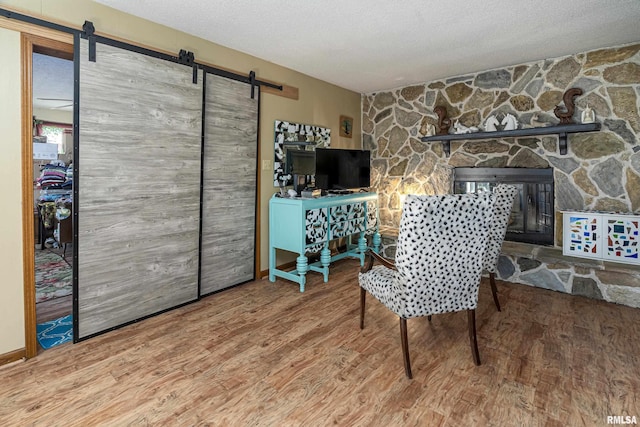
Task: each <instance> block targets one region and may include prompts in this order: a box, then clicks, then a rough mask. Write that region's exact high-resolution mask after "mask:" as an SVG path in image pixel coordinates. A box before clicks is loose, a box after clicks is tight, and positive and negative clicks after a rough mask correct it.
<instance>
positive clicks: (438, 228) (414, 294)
mask: <svg viewBox="0 0 640 427" xmlns="http://www.w3.org/2000/svg"><path fill="white" fill-rule="evenodd" d="M494 205H495V196H494V195H493V194H492V193H485V194H479V195H476V194H447V195H440V196H415V195H409V196H407V197H406V199H405V203H404V206H403V211H402V218H401V220H400V233H399V237H398V246H397V252H396V260H395V261H396V268H397V271H396V270H392V269H389V268H386V267H384V266H375V267H373V268H372V269H371V270H369V271H368V272H366V273H360V274H359V282H360V286H361V287H362V288H364V289H365V290H366V291H368V292H369V293H370V294H371V295H373V296H374V297H375V298H376V299H378V300H379V301H380V302H381V303H383V304H384V305H385V306H386V307H387V308H389V309H390V310H391V311H393V312H394V313H396V314H397V315H398V316H400V317H402V318H405V319H408V318H412V317H419V316H428V315H432V314H439V313H446V312H453V311H462V310H471V309H475V308H476V307H477V305H478V286H479V284H480V275H481V273H482V267H483V261H484V258H485V252H486V250H487V244H488V239H489V229H490V226H491V224H492V221H493V212H494Z"/></svg>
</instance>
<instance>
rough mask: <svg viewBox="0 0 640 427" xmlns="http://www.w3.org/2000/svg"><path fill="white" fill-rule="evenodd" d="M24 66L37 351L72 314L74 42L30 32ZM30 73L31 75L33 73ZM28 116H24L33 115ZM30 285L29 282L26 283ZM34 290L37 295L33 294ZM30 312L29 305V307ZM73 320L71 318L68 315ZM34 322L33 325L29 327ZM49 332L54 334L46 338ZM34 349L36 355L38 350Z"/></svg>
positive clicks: (55, 336) (33, 330)
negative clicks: (27, 112)
mask: <svg viewBox="0 0 640 427" xmlns="http://www.w3.org/2000/svg"><path fill="white" fill-rule="evenodd" d="M25 38H26V39H27V43H24V44H23V58H24V59H23V67H24V70H25V71H26V72H25V81H26V84H27V85H29V90H26V91H25V92H24V95H25V96H24V99H23V103H25V104H27V103H28V104H29V105H28V106H27V108H25V110H26V111H30V112H31V114H30V116H31V136H32V140H31V141H28V142H27V138H25V143H32V144H33V150H32V159H23V162H24V163H25V165H24V166H27V163H29V165H28V166H30V168H29V167H25V171H26V170H28V169H31V170H30V173H28V175H29V176H30V177H32V183H31V184H32V185H31V186H30V188H29V189H27V190H30V194H31V197H30V198H29V200H30V201H32V204H31V206H32V210H33V215H32V216H30V217H31V218H33V240H32V242H33V248H34V252H33V257H32V258H31V259H29V258H25V262H28V263H30V264H31V265H32V266H33V272H34V274H33V275H31V278H32V280H30V281H29V282H30V286H31V287H32V290H31V292H25V298H26V299H27V301H26V303H27V304H33V306H34V310H33V311H32V312H33V313H34V314H35V316H34V317H35V319H34V320H33V322H31V321H30V319H29V316H27V319H26V320H27V322H26V323H27V328H26V329H27V340H28V341H29V339H30V336H29V335H31V334H33V335H34V336H36V337H37V339H35V340H34V341H35V343H34V344H35V345H34V347H35V354H37V353H38V352H40V351H42V350H43V349H46V348H50V347H51V346H54V345H56V343H59V342H66V341H71V338H72V337H71V335H70V334H71V332H69V337H68V339H63V338H62V337H61V336H60V330H59V329H58V328H53V327H51V325H52V324H55V323H56V322H57V323H58V324H60V323H61V320H62V319H64V318H66V317H69V316H70V315H71V313H72V307H73V286H72V284H73V262H72V260H73V256H72V254H73V246H74V233H73V215H72V213H73V173H72V171H73V167H72V162H73V134H72V132H73V104H74V65H73V46H72V45H68V44H64V43H60V42H58V41H53V40H49V39H44V38H40V37H36V36H25ZM29 74H30V75H29ZM28 119H29V116H26V118H25V120H28ZM25 286H28V284H26V285H25ZM30 295H33V297H32V298H30V297H29V296H30ZM27 312H29V310H27ZM68 321H69V322H70V319H69V320H68ZM30 326H31V327H30ZM47 337H49V339H47ZM35 354H34V355H35Z"/></svg>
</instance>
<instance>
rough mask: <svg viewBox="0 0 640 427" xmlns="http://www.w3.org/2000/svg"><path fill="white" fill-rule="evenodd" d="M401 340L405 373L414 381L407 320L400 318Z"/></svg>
mask: <svg viewBox="0 0 640 427" xmlns="http://www.w3.org/2000/svg"><path fill="white" fill-rule="evenodd" d="M400 340H401V341H402V356H403V357H404V373H405V374H407V378H409V379H412V378H413V375H411V361H410V360H409V340H408V339H407V319H405V318H402V317H401V318H400Z"/></svg>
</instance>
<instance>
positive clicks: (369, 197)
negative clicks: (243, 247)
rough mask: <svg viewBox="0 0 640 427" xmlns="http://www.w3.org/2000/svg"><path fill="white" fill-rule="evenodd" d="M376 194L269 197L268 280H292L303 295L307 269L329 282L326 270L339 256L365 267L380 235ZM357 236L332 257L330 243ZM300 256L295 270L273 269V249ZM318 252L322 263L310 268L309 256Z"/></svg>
mask: <svg viewBox="0 0 640 427" xmlns="http://www.w3.org/2000/svg"><path fill="white" fill-rule="evenodd" d="M378 223H379V221H378V195H377V194H376V193H355V194H343V195H333V196H327V197H318V198H313V199H301V198H291V199H290V198H281V197H275V196H274V197H272V198H271V200H269V280H270V281H271V282H275V281H276V276H277V277H282V278H284V279H288V280H292V281H294V282H296V283H298V284H299V285H300V292H304V285H305V283H306V274H307V272H308V271H309V270H311V271H316V272H318V273H322V274H323V276H324V281H325V282H327V281H328V280H329V266H330V264H331V263H332V262H334V261H337V260H339V259H342V258H346V257H352V258H357V259H359V260H360V265H361V266H362V265H364V254H365V252H366V251H367V249H368V248H369V246H368V244H367V238H366V236H367V235H370V236H371V244H372V249H373V250H374V251H375V252H378V250H379V249H380V242H381V238H380V233H379V232H378ZM356 235H357V237H358V240H357V244H352V243H349V242H347V248H346V251H345V252H341V253H338V254H336V255H333V256H331V251H330V250H329V242H330V241H332V240H334V239H338V238H340V237H348V238H351V236H356ZM277 249H281V250H286V251H289V252H294V253H297V254H298V257H297V258H296V268H295V269H294V270H292V271H284V270H280V269H278V268H276V250H277ZM317 252H320V261H317V262H314V263H311V264H309V260H308V258H307V255H308V254H312V253H317Z"/></svg>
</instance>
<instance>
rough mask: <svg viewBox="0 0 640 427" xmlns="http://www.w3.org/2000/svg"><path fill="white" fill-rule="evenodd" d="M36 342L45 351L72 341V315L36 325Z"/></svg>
mask: <svg viewBox="0 0 640 427" xmlns="http://www.w3.org/2000/svg"><path fill="white" fill-rule="evenodd" d="M36 334H37V337H38V342H39V343H40V345H41V346H42V348H44V349H47V348H51V347H53V346H56V345H60V344H63V343H65V342H68V341H71V340H72V339H73V315H71V314H70V315H68V316H64V317H61V318H59V319H55V320H50V321H48V322H44V323H40V324H38V325H36Z"/></svg>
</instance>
